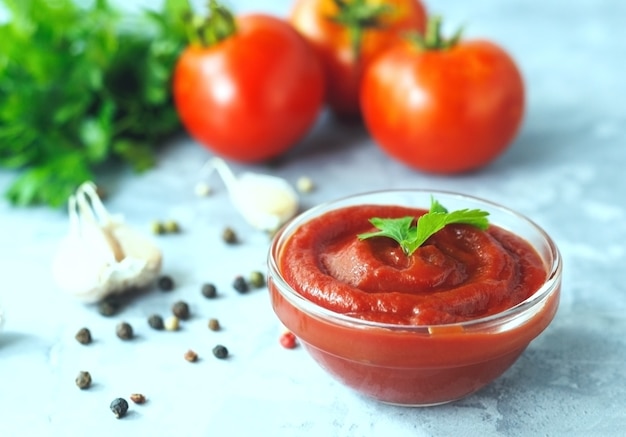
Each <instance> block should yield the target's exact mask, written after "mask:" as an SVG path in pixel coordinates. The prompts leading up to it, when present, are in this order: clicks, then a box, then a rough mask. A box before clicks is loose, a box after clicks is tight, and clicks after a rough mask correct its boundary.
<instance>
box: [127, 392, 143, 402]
mask: <svg viewBox="0 0 626 437" xmlns="http://www.w3.org/2000/svg"><path fill="white" fill-rule="evenodd" d="M129 397H130V400H131V401H133V402H134V403H136V404H145V403H146V397H145V396H144V395H142V394H141V393H133V394H131V395H130V396H129Z"/></svg>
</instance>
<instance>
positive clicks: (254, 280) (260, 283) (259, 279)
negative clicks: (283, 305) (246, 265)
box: [249, 271, 265, 288]
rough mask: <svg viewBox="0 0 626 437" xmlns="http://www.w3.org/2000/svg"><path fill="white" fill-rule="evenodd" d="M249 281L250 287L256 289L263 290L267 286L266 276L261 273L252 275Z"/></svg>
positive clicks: (256, 272)
mask: <svg viewBox="0 0 626 437" xmlns="http://www.w3.org/2000/svg"><path fill="white" fill-rule="evenodd" d="M249 281H250V285H252V286H253V287H254V288H261V287H264V286H265V276H264V275H263V273H261V272H259V271H255V272H252V273H250V279H249Z"/></svg>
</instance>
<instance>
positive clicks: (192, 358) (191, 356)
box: [185, 349, 198, 363]
mask: <svg viewBox="0 0 626 437" xmlns="http://www.w3.org/2000/svg"><path fill="white" fill-rule="evenodd" d="M185 359H186V360H187V361H189V362H190V363H195V362H196V361H198V354H197V353H196V352H195V351H193V350H191V349H189V350H188V351H187V352H185Z"/></svg>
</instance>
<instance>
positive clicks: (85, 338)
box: [75, 328, 91, 344]
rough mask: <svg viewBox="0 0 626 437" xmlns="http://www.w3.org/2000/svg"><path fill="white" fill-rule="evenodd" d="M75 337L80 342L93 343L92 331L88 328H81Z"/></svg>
mask: <svg viewBox="0 0 626 437" xmlns="http://www.w3.org/2000/svg"><path fill="white" fill-rule="evenodd" d="M75 338H76V341H78V342H79V343H80V344H89V343H91V331H89V329H88V328H80V329H79V330H78V332H77V333H76V335H75Z"/></svg>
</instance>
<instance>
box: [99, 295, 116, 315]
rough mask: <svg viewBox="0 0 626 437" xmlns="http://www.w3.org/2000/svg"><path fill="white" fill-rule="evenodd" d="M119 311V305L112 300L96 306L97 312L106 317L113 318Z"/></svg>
mask: <svg viewBox="0 0 626 437" xmlns="http://www.w3.org/2000/svg"><path fill="white" fill-rule="evenodd" d="M119 310H120V303H119V302H117V301H114V300H108V299H107V300H103V301H102V302H100V303H99V304H98V312H99V313H100V314H101V315H103V316H106V317H110V316H114V315H115V314H117V313H118V312H119Z"/></svg>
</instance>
